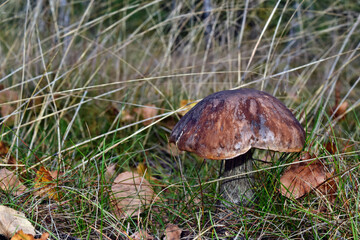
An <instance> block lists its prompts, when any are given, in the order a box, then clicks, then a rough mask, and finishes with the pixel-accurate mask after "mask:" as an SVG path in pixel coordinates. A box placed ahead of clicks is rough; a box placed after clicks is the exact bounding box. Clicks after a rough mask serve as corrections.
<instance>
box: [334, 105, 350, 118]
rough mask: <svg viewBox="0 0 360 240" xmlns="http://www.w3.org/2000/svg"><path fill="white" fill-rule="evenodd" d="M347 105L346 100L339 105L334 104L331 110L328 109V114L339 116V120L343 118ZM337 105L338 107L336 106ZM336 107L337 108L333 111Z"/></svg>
mask: <svg viewBox="0 0 360 240" xmlns="http://www.w3.org/2000/svg"><path fill="white" fill-rule="evenodd" d="M348 106H349V103H348V102H347V101H344V102H343V103H342V104H341V105H340V106H339V105H337V104H336V105H335V106H334V107H333V108H332V109H331V110H330V116H331V115H333V114H334V118H340V120H344V119H345V115H346V114H345V112H346V110H347V108H348ZM338 107H339V108H338ZM337 108H338V110H337V111H336V112H335V113H334V111H335V110H336V109H337Z"/></svg>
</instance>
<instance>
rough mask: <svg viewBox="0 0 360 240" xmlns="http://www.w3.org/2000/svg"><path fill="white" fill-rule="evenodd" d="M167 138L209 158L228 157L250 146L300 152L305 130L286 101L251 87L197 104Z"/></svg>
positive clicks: (214, 96) (181, 146)
mask: <svg viewBox="0 0 360 240" xmlns="http://www.w3.org/2000/svg"><path fill="white" fill-rule="evenodd" d="M170 142H173V143H176V145H177V147H178V148H179V149H180V150H183V151H188V152H194V153H196V154H197V155H199V156H200V157H203V158H208V159H219V160H220V159H230V158H234V157H236V156H239V155H241V154H244V153H246V152H247V151H248V150H249V149H250V148H260V149H267V150H273V151H279V152H299V151H301V149H302V148H303V146H304V143H305V132H304V129H303V128H302V126H301V125H300V123H299V122H298V121H297V120H296V118H295V117H294V115H293V114H292V113H291V112H290V110H289V109H287V108H286V107H285V105H284V104H283V103H282V102H280V101H279V100H278V99H276V98H275V97H273V96H271V95H269V94H267V93H265V92H262V91H258V90H254V89H246V88H242V89H238V90H226V91H221V92H217V93H214V94H211V95H209V96H207V97H206V98H204V99H203V100H202V101H200V102H199V103H198V104H196V105H195V106H194V107H193V108H192V109H191V110H190V111H189V112H188V113H187V114H185V116H184V117H182V118H181V119H180V121H179V122H178V123H177V124H176V125H175V127H174V129H173V131H172V133H171V135H170Z"/></svg>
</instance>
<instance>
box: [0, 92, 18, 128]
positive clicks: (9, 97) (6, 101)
mask: <svg viewBox="0 0 360 240" xmlns="http://www.w3.org/2000/svg"><path fill="white" fill-rule="evenodd" d="M2 88H3V86H1V87H0V89H2ZM18 99H19V98H18V93H17V92H15V91H13V90H3V91H1V92H0V113H1V116H2V117H6V116H7V115H10V114H11V113H13V112H14V111H15V110H16V103H11V102H13V101H16V100H18ZM14 120H15V115H13V116H11V117H9V118H8V119H7V120H6V121H5V123H6V124H7V125H13V124H14Z"/></svg>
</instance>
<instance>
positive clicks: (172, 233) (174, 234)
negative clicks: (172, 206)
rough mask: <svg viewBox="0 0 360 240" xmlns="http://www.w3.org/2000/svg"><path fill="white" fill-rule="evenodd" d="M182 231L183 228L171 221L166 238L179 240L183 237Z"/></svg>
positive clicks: (167, 227)
mask: <svg viewBox="0 0 360 240" xmlns="http://www.w3.org/2000/svg"><path fill="white" fill-rule="evenodd" d="M181 232H182V230H181V228H179V227H178V226H177V225H175V224H171V223H169V224H168V225H167V226H166V229H165V239H166V240H179V239H180V237H181Z"/></svg>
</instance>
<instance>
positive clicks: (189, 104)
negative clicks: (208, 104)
mask: <svg viewBox="0 0 360 240" xmlns="http://www.w3.org/2000/svg"><path fill="white" fill-rule="evenodd" d="M197 103H198V101H194V100H185V99H183V100H181V101H180V109H181V111H179V115H181V116H184V115H185V114H186V113H187V112H188V111H190V109H192V108H193V107H194V106H195V105H196V104H197Z"/></svg>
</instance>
